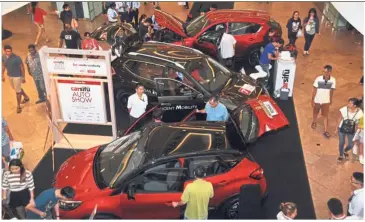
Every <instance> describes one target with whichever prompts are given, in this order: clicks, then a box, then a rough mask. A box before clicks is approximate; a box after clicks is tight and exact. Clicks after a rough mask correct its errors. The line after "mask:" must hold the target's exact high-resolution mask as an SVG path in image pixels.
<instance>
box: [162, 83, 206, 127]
mask: <svg viewBox="0 0 365 222" xmlns="http://www.w3.org/2000/svg"><path fill="white" fill-rule="evenodd" d="M180 80H181V79H179V78H173V79H172V78H156V79H155V82H156V85H157V94H158V101H159V104H160V107H161V109H162V111H163V116H164V121H166V122H180V121H181V120H182V119H183V118H184V117H185V116H186V115H187V114H188V113H190V112H191V111H192V110H194V109H197V108H199V107H201V104H204V100H203V97H204V96H203V94H202V93H200V92H199V91H197V90H195V89H193V88H192V87H191V86H189V85H188V84H186V83H183V82H182V81H184V80H182V81H180Z"/></svg>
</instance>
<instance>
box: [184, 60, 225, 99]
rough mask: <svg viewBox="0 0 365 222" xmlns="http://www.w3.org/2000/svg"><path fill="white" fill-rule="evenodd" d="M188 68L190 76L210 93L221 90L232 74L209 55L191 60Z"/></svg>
mask: <svg viewBox="0 0 365 222" xmlns="http://www.w3.org/2000/svg"><path fill="white" fill-rule="evenodd" d="M188 70H189V73H190V74H191V76H192V77H193V78H194V79H195V80H197V81H198V82H199V83H200V84H201V85H202V86H203V87H204V88H205V89H206V90H208V91H209V92H211V93H217V92H219V91H220V90H222V89H223V87H224V86H225V84H226V82H227V81H228V80H229V79H230V77H231V75H232V73H231V71H229V70H228V69H227V68H226V67H224V66H222V65H221V64H219V63H218V62H217V61H215V60H214V59H212V58H210V57H202V59H201V60H195V61H192V62H191V63H190V65H189V67H188Z"/></svg>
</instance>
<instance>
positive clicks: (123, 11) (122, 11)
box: [115, 2, 128, 23]
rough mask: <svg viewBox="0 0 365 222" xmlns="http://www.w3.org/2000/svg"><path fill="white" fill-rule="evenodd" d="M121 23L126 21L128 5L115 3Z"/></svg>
mask: <svg viewBox="0 0 365 222" xmlns="http://www.w3.org/2000/svg"><path fill="white" fill-rule="evenodd" d="M115 5H116V9H117V10H118V14H119V16H120V21H121V22H122V23H124V22H126V21H127V20H128V5H127V4H126V3H125V2H115Z"/></svg>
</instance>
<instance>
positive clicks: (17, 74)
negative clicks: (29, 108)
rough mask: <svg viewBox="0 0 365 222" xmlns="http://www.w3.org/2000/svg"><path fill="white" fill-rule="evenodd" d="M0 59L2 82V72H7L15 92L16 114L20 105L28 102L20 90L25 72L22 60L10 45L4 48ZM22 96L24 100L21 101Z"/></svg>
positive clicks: (25, 95)
mask: <svg viewBox="0 0 365 222" xmlns="http://www.w3.org/2000/svg"><path fill="white" fill-rule="evenodd" d="M4 54H5V55H3V57H2V73H3V76H2V81H3V82H4V81H5V77H4V72H5V70H7V73H8V76H9V81H10V85H11V87H12V88H13V89H14V90H15V93H16V100H17V110H16V112H17V113H21V112H22V108H21V106H20V104H25V103H27V102H29V100H30V99H29V96H28V95H27V94H26V93H25V91H24V90H23V89H22V83H25V70H24V65H23V61H22V59H21V58H20V57H19V56H17V55H15V54H14V53H13V48H12V47H11V46H10V45H5V46H4ZM22 96H23V98H24V100H23V101H22Z"/></svg>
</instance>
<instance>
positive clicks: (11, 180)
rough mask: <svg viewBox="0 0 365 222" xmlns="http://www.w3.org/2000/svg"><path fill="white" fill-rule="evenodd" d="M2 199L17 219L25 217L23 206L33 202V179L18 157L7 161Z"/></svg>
mask: <svg viewBox="0 0 365 222" xmlns="http://www.w3.org/2000/svg"><path fill="white" fill-rule="evenodd" d="M2 189H3V190H2V199H3V200H5V201H6V202H7V203H8V206H9V208H10V209H11V210H12V213H13V214H14V215H15V216H16V217H17V218H18V219H25V207H26V206H27V205H28V204H29V203H31V202H32V203H34V181H33V175H32V173H31V172H30V171H28V170H25V168H24V165H23V163H22V162H21V160H20V159H13V160H11V161H10V163H9V171H6V172H5V173H4V174H3V181H2Z"/></svg>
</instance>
